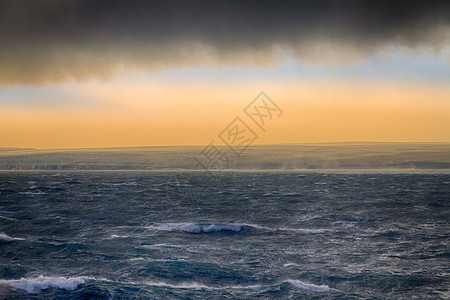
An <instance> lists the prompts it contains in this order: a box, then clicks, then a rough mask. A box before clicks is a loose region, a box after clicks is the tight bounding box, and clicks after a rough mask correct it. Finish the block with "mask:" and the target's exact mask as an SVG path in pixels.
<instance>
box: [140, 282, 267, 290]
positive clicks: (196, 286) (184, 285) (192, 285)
mask: <svg viewBox="0 0 450 300" xmlns="http://www.w3.org/2000/svg"><path fill="white" fill-rule="evenodd" d="M144 284H145V285H149V286H156V287H166V288H172V289H184V290H203V291H215V290H230V289H234V290H238V289H239V290H254V291H259V290H262V289H263V288H264V286H262V285H248V286H241V285H234V286H223V287H213V286H208V285H204V284H200V283H196V282H191V283H181V284H170V283H165V282H161V281H156V282H154V281H148V282H144Z"/></svg>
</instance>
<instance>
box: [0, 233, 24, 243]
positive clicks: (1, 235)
mask: <svg viewBox="0 0 450 300" xmlns="http://www.w3.org/2000/svg"><path fill="white" fill-rule="evenodd" d="M0 240H3V241H8V242H9V241H24V240H25V239H22V238H15V237H11V236H9V235H7V234H5V233H3V232H0Z"/></svg>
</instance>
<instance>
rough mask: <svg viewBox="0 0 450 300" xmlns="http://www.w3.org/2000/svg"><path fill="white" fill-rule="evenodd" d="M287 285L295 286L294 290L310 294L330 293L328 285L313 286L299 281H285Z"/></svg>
mask: <svg viewBox="0 0 450 300" xmlns="http://www.w3.org/2000/svg"><path fill="white" fill-rule="evenodd" d="M287 282H288V283H290V284H291V285H293V286H295V287H296V288H299V289H302V290H305V291H310V292H329V291H331V289H330V287H329V286H328V285H315V284H312V283H306V282H303V281H300V280H287Z"/></svg>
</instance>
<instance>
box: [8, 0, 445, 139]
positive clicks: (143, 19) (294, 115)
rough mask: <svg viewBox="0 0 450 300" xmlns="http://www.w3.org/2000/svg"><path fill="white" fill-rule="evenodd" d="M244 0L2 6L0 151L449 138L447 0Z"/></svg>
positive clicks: (80, 2)
mask: <svg viewBox="0 0 450 300" xmlns="http://www.w3.org/2000/svg"><path fill="white" fill-rule="evenodd" d="M172 2H173V3H172ZM253 2H254V3H252V1H246V2H237V1H211V2H208V1H153V2H144V1H131V2H130V3H128V2H123V1H110V2H109V1H72V2H70V1H69V2H58V1H40V2H36V3H35V4H34V5H31V6H26V7H25V5H24V3H23V2H20V1H1V2H0V45H1V46H2V47H1V48H0V140H1V146H3V147H36V148H67V147H113V146H151V145H204V144H207V143H208V142H209V141H210V140H211V138H213V137H214V136H216V135H217V133H218V132H220V131H221V130H222V129H223V128H224V127H225V126H227V125H228V123H229V122H231V120H232V119H233V118H234V117H235V116H236V115H238V114H239V113H241V112H242V110H243V108H244V107H245V106H246V105H247V104H248V103H249V102H251V101H252V100H253V99H254V98H255V97H256V96H257V95H258V94H259V93H260V92H261V91H264V92H265V93H266V94H268V95H269V96H270V97H271V98H272V99H273V100H274V101H275V102H276V103H277V104H278V105H279V106H280V107H282V108H283V111H284V115H283V117H282V118H280V119H279V120H278V121H277V122H274V123H273V124H271V128H270V130H268V131H267V133H265V134H264V135H263V136H261V138H260V139H259V140H258V141H257V142H256V144H286V143H317V142H343V141H388V142H394V141H397V142H450V134H449V133H450V101H449V99H450V87H449V84H448V83H449V82H450V48H449V41H450V34H449V32H450V31H449V24H450V19H449V17H448V13H447V11H448V9H449V6H448V3H447V2H445V1H432V2H430V3H428V4H425V3H421V4H415V3H414V4H411V2H408V1H394V2H395V4H390V2H388V1H386V2H385V1H365V2H358V1H356V2H355V1H344V2H343V3H342V5H340V6H339V7H337V6H336V2H335V1H318V2H320V3H318V2H317V3H316V2H297V1H288V2H285V3H283V4H281V3H278V2H273V1H272V2H271V1H253ZM37 3H39V4H37ZM125 3H127V4H125ZM169 3H171V4H176V5H169ZM250 4H252V5H255V6H256V7H258V9H257V10H254V9H252V7H253V6H252V5H250ZM34 6H36V7H34ZM33 7H34V8H33ZM387 7H389V9H390V10H389V13H387V11H386V10H387ZM446 9H447V10H446ZM419 12H420V13H419Z"/></svg>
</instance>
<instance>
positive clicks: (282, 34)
mask: <svg viewBox="0 0 450 300" xmlns="http://www.w3.org/2000/svg"><path fill="white" fill-rule="evenodd" d="M449 43H450V1H420V2H418V1H417V3H416V2H415V1H395V0H394V1H392V0H391V1H388V0H385V1H383V0H379V1H369V0H366V1H358V0H354V1H345V0H344V1H332V0H318V1H317V0H316V1H256V0H250V1H225V0H213V1H211V0H204V1H196V0H193V1H187V0H165V1H136V0H131V1H123V0H102V1H100V0H93V1H84V0H80V1H59V0H53V1H50V0H45V1H20V0H19V1H17V0H6V1H4V0H0V85H11V84H45V83H51V82H61V81H64V80H68V79H80V80H81V79H86V78H91V77H101V78H107V77H109V76H111V75H113V74H114V73H116V72H118V71H120V70H124V69H126V70H127V69H136V70H146V71H158V70H164V69H171V68H180V67H208V66H211V67H216V66H232V67H247V66H269V65H271V64H274V63H276V62H277V61H280V60H282V59H286V58H290V59H291V58H293V59H295V60H299V61H301V62H302V63H326V64H329V63H331V64H333V63H347V62H353V61H357V60H361V59H364V58H367V57H369V56H371V55H374V54H384V53H387V54H389V53H391V52H392V49H398V48H399V47H400V48H403V49H408V50H411V51H412V52H413V53H414V52H420V51H424V49H425V50H426V51H431V52H435V53H439V52H440V51H442V50H444V49H445V48H446V47H447V48H448V45H449Z"/></svg>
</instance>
